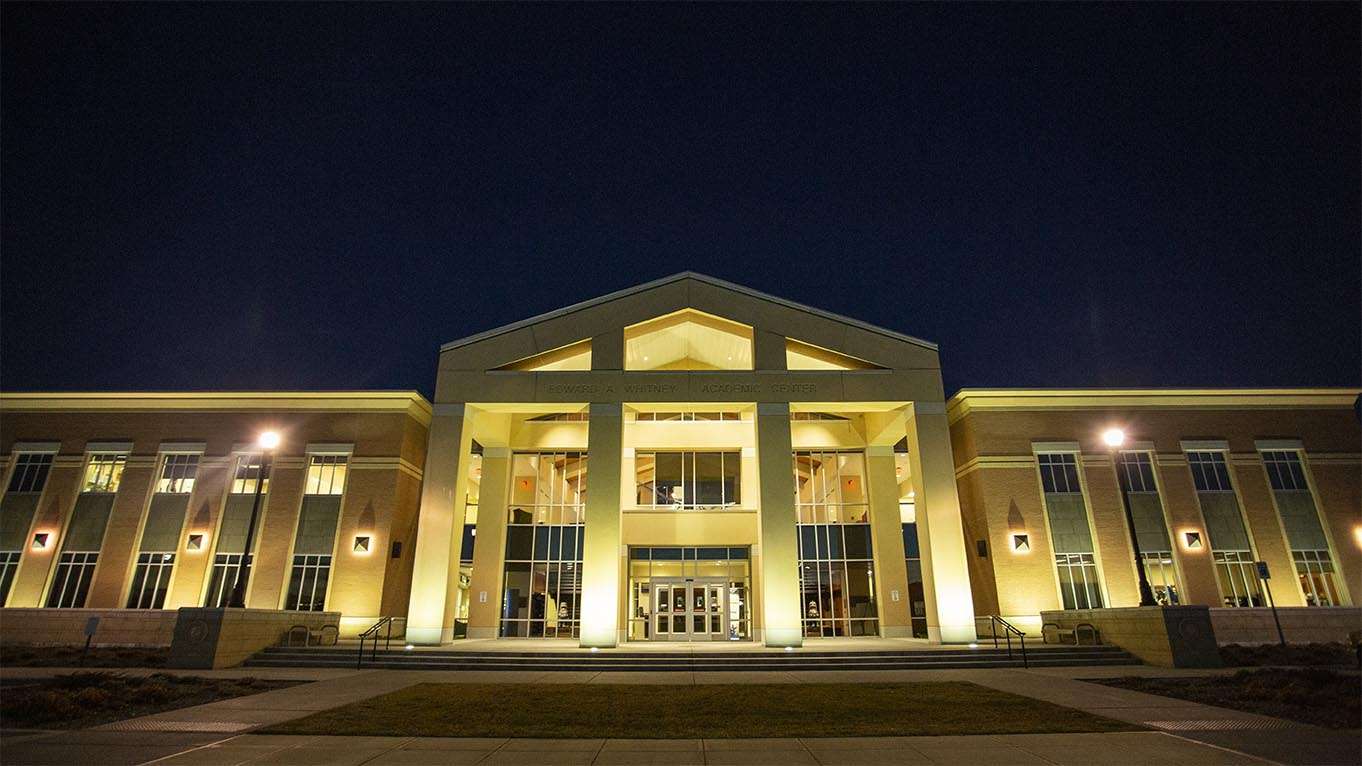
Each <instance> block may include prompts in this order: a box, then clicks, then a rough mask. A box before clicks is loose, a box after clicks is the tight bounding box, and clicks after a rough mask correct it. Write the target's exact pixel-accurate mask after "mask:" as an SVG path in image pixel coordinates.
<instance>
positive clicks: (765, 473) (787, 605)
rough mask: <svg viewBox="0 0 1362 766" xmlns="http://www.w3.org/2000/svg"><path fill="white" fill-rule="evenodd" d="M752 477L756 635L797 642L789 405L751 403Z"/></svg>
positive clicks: (773, 642) (771, 641) (800, 639)
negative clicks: (757, 566) (757, 545)
mask: <svg viewBox="0 0 1362 766" xmlns="http://www.w3.org/2000/svg"><path fill="white" fill-rule="evenodd" d="M757 479H758V481H759V483H760V485H761V583H762V596H761V608H762V636H763V638H764V640H765V642H766V645H767V646H801V645H802V644H803V643H804V634H803V630H802V629H801V628H800V620H799V613H800V599H799V553H798V537H799V535H798V529H797V528H796V526H795V510H794V504H795V496H794V450H793V448H792V447H791V446H790V405H788V404H785V403H784V402H775V403H765V402H764V403H759V404H758V405H757Z"/></svg>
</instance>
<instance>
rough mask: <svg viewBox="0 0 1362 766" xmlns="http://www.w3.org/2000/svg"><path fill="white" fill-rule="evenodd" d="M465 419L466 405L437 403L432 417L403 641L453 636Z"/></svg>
mask: <svg viewBox="0 0 1362 766" xmlns="http://www.w3.org/2000/svg"><path fill="white" fill-rule="evenodd" d="M469 419H470V417H469V410H468V408H467V406H466V405H463V404H437V405H435V414H434V416H433V417H432V418H431V421H430V438H429V440H428V441H427V447H426V467H425V474H424V478H423V480H422V485H421V512H420V519H419V520H418V521H417V527H416V529H417V532H416V546H415V547H416V551H415V554H414V555H415V557H416V558H415V561H414V562H413V564H412V575H411V601H410V603H409V604H408V606H407V641H408V642H410V643H413V644H444V643H448V642H450V641H452V640H454V616H455V615H456V614H458V608H459V546H460V545H461V544H462V543H463V516H464V500H465V486H464V482H465V481H466V480H467V477H466V476H465V474H466V473H467V472H468V468H467V466H468V463H467V455H468V452H469V449H470V447H471V446H472V435H471V432H470V430H469V427H468V426H469V422H468V421H469Z"/></svg>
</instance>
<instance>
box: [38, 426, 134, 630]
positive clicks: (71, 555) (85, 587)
mask: <svg viewBox="0 0 1362 766" xmlns="http://www.w3.org/2000/svg"><path fill="white" fill-rule="evenodd" d="M127 462H128V456H127V455H125V454H121V453H97V454H92V455H91V456H90V458H89V460H87V461H86V463H85V479H84V482H83V483H82V484H81V490H80V495H79V496H78V497H77V498H76V507H75V509H74V510H73V511H72V512H71V521H70V523H68V524H67V525H66V533H65V536H64V538H63V540H62V549H61V554H60V555H59V556H58V557H57V570H56V573H55V574H54V575H53V577H52V586H51V589H50V590H48V592H47V606H48V607H50V608H79V607H83V606H85V597H86V595H87V594H88V593H89V591H90V581H91V580H92V579H93V578H94V573H95V566H96V565H97V564H98V563H99V549H100V547H101V546H102V545H103V543H104V529H105V527H106V526H107V525H108V523H109V512H110V511H111V510H112V509H113V501H114V496H115V493H117V492H118V485H119V483H120V481H121V480H122V478H123V467H124V466H125V465H127Z"/></svg>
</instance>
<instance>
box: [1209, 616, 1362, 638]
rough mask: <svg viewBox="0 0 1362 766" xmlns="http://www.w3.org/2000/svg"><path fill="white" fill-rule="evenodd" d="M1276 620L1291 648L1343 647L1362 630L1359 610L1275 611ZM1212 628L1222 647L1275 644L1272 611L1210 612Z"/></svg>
mask: <svg viewBox="0 0 1362 766" xmlns="http://www.w3.org/2000/svg"><path fill="white" fill-rule="evenodd" d="M1277 619H1278V620H1280V621H1281V623H1282V635H1283V636H1285V637H1286V640H1287V642H1288V643H1292V644H1312V643H1340V644H1346V643H1348V641H1349V636H1350V634H1353V633H1356V632H1357V631H1358V630H1362V627H1359V626H1362V608H1358V607H1330V608H1324V609H1321V608H1307V607H1300V608H1295V609H1292V608H1282V609H1278V610H1277ZM1211 625H1213V626H1214V627H1215V638H1216V641H1218V642H1220V644H1222V645H1223V644H1275V643H1277V641H1278V638H1277V623H1276V622H1274V621H1273V619H1272V610H1271V609H1265V608H1262V607H1258V608H1253V609H1223V608H1222V609H1212V610H1211Z"/></svg>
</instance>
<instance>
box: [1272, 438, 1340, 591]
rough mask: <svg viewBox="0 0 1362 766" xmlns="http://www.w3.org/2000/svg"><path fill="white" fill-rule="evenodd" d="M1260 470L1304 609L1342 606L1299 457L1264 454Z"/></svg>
mask: <svg viewBox="0 0 1362 766" xmlns="http://www.w3.org/2000/svg"><path fill="white" fill-rule="evenodd" d="M1263 466H1264V467H1265V468H1266V469H1267V479H1268V484H1270V485H1271V486H1272V497H1273V499H1274V500H1275V501H1276V504H1277V513H1278V514H1279V515H1280V516H1281V519H1282V527H1283V528H1285V529H1286V539H1287V542H1289V543H1290V545H1291V560H1292V562H1293V563H1294V564H1295V566H1296V577H1297V579H1298V580H1299V581H1300V586H1301V595H1303V596H1304V597H1305V603H1306V605H1307V606H1338V605H1340V604H1342V601H1341V600H1340V599H1339V594H1338V582H1337V581H1336V580H1335V577H1336V576H1337V574H1336V573H1335V572H1334V561H1333V557H1332V556H1331V555H1330V554H1329V538H1328V537H1327V536H1325V534H1324V527H1323V525H1322V524H1321V523H1320V520H1319V511H1318V509H1317V508H1316V507H1315V496H1314V495H1313V494H1311V493H1310V484H1309V482H1308V481H1307V480H1306V478H1305V465H1304V464H1303V463H1302V462H1301V456H1300V453H1299V452H1297V451H1295V450H1267V451H1264V452H1263Z"/></svg>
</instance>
